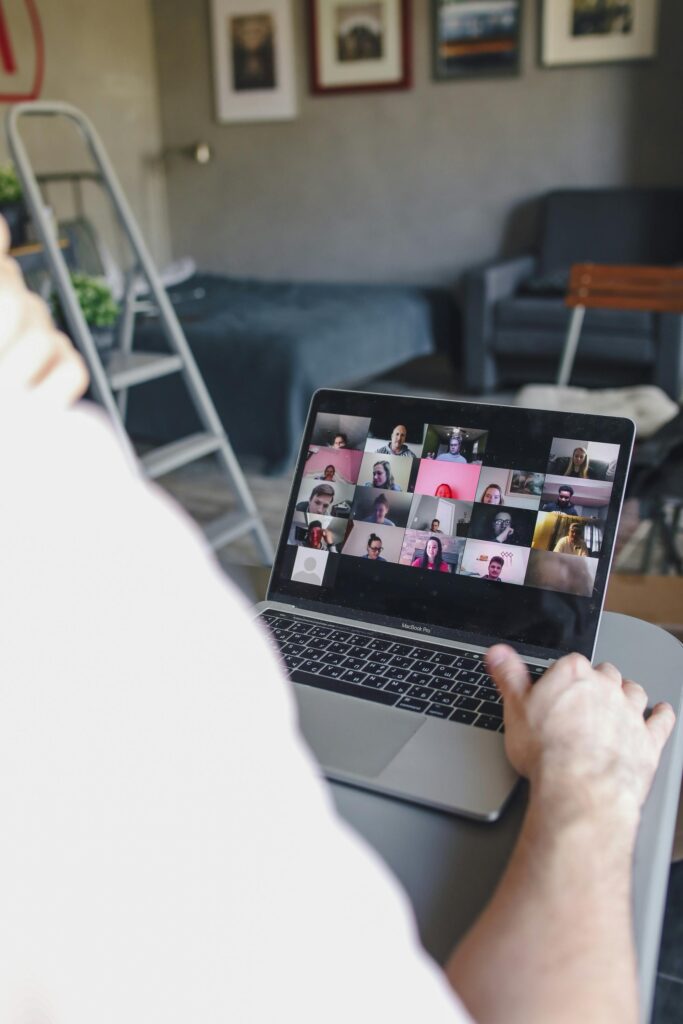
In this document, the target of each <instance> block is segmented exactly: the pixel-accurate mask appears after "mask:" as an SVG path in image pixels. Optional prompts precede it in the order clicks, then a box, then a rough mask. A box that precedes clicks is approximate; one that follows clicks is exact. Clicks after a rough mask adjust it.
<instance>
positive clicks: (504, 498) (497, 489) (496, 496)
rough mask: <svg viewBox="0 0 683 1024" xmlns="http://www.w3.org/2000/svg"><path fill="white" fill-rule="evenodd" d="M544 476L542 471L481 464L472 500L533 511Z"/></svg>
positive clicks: (537, 502)
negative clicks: (498, 467)
mask: <svg viewBox="0 0 683 1024" xmlns="http://www.w3.org/2000/svg"><path fill="white" fill-rule="evenodd" d="M544 477H545V474H544V473H532V472H530V471H527V470H523V469H496V468H494V467H493V466H483V467H482V470H481V473H480V474H479V482H478V484H477V493H476V495H475V499H474V500H475V501H477V502H481V503H482V504H483V505H505V506H506V507H507V508H526V509H529V510H530V511H535V510H536V509H538V504H539V502H540V500H541V491H542V489H543V480H544Z"/></svg>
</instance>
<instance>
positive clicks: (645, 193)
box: [539, 188, 683, 275]
mask: <svg viewBox="0 0 683 1024" xmlns="http://www.w3.org/2000/svg"><path fill="white" fill-rule="evenodd" d="M539 255H540V265H539V274H541V275H545V274H551V273H553V272H554V271H557V270H566V269H567V268H568V267H570V266H571V265H572V263H590V262H592V263H640V264H647V263H649V264H664V265H666V264H672V263H677V262H679V261H680V260H681V259H682V258H683V189H675V188H607V189H598V188H590V189H566V190H561V191H557V192H550V193H549V194H548V195H547V196H546V197H545V201H544V203H543V209H542V229H541V239H540V253H539Z"/></svg>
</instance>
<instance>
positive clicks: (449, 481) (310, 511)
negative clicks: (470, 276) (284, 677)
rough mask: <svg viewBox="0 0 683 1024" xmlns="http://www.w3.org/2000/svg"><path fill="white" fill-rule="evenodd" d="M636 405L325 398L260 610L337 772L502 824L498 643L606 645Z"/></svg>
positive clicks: (325, 764)
mask: <svg viewBox="0 0 683 1024" xmlns="http://www.w3.org/2000/svg"><path fill="white" fill-rule="evenodd" d="M633 440H634V425H633V423H632V422H631V421H630V420H627V419H621V418H616V417H607V416H592V415H591V416H588V415H578V414H573V413H565V412H561V411H560V412H547V411H537V410H529V409H521V408H514V407H501V406H495V405H485V404H477V403H465V402H451V401H441V400H431V399H425V398H417V397H397V396H391V395H375V394H367V393H358V392H352V391H340V390H323V391H318V392H317V393H316V394H315V395H314V397H313V399H312V402H311V407H310V410H309V415H308V420H307V424H306V429H305V434H304V438H303V443H302V446H301V451H300V455H299V459H298V463H297V467H296V472H295V476H294V481H293V486H292V490H291V493H290V497H289V502H288V506H287V509H286V513H285V518H284V524H283V529H282V534H281V537H280V541H279V545H278V549H277V554H276V557H275V562H274V565H273V570H272V574H271V578H270V582H269V586H268V592H267V598H266V601H264V602H263V603H261V604H260V605H258V606H257V614H258V616H259V618H260V619H261V621H262V622H263V624H264V626H265V627H266V629H267V630H268V634H269V637H270V641H271V643H272V644H273V645H274V646H275V647H276V648H277V650H278V651H279V653H280V656H281V658H282V662H283V665H284V666H285V668H286V670H287V672H288V673H289V675H290V677H291V679H292V681H293V683H294V687H295V691H296V696H297V702H298V705H299V711H300V721H301V728H302V731H303V733H304V735H305V737H306V739H307V740H308V742H309V744H310V746H311V747H312V749H313V751H314V753H315V754H316V756H317V758H318V759H319V761H320V763H321V765H322V768H323V770H324V771H325V773H326V775H328V776H329V777H330V778H332V779H336V780H341V781H344V782H347V783H351V784H355V785H358V786H362V787H365V788H368V789H372V790H376V791H378V792H381V793H385V794H390V795H393V796H396V797H400V798H403V799H406V800H410V801H415V802H417V803H421V804H425V805H427V806H430V807H435V808H440V809H442V810H446V811H451V812H455V813H458V814H462V815H466V816H468V817H471V818H475V819H479V820H483V821H493V820H495V819H496V818H497V817H498V816H499V815H500V813H501V811H502V809H503V807H504V806H505V803H506V801H507V800H508V799H509V797H510V795H511V793H512V791H513V789H514V787H515V784H516V782H517V776H516V774H515V772H514V770H513V769H512V767H511V765H510V764H509V762H508V760H507V758H506V756H505V750H504V735H503V713H502V703H501V699H500V695H499V694H498V692H497V690H496V688H495V686H494V685H493V683H492V681H491V680H490V678H489V676H488V674H487V673H486V671H485V668H484V664H483V656H484V654H485V652H486V650H487V648H488V647H490V646H491V644H493V643H496V642H499V641H504V642H505V643H508V644H510V645H512V646H513V647H514V648H516V650H517V651H518V652H519V653H520V654H521V656H522V657H523V658H524V660H525V661H526V663H527V665H528V667H529V671H530V673H531V676H532V679H533V678H537V677H538V676H539V675H541V674H542V673H543V671H544V670H545V669H546V668H548V666H550V665H551V664H552V663H553V662H554V661H555V660H556V659H557V658H559V657H561V656H562V655H564V654H566V653H568V652H570V651H580V652H581V653H583V654H585V655H586V656H587V657H588V658H591V657H592V655H593V650H594V646H595V640H596V634H597V629H598V625H599V622H600V615H601V612H602V606H603V601H604V596H605V589H606V585H607V579H608V574H609V568H610V563H611V559H612V553H613V550H614V540H615V537H616V532H617V525H618V522H619V515H620V511H621V505H622V501H623V494H624V485H625V481H626V476H627V471H628V466H629V461H630V457H631V451H632V447H633Z"/></svg>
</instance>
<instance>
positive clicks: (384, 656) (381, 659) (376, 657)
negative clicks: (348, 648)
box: [368, 647, 391, 665]
mask: <svg viewBox="0 0 683 1024" xmlns="http://www.w3.org/2000/svg"><path fill="white" fill-rule="evenodd" d="M370 649H372V654H371V655H369V657H370V658H371V659H372V660H373V661H375V662H378V663H379V664H382V665H386V663H387V662H388V661H391V655H390V654H389V653H388V651H379V650H376V649H375V648H374V647H372V648H368V650H370Z"/></svg>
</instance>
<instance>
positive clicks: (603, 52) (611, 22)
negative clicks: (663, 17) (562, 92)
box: [541, 0, 659, 67]
mask: <svg viewBox="0 0 683 1024" xmlns="http://www.w3.org/2000/svg"><path fill="white" fill-rule="evenodd" d="M658 14H659V0H543V25H542V33H541V63H542V64H543V65H544V66H545V67H557V66H560V65H566V64H602V63H605V62H608V61H621V60H647V59H648V58H652V57H654V56H655V54H656V52H657V22H658Z"/></svg>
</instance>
